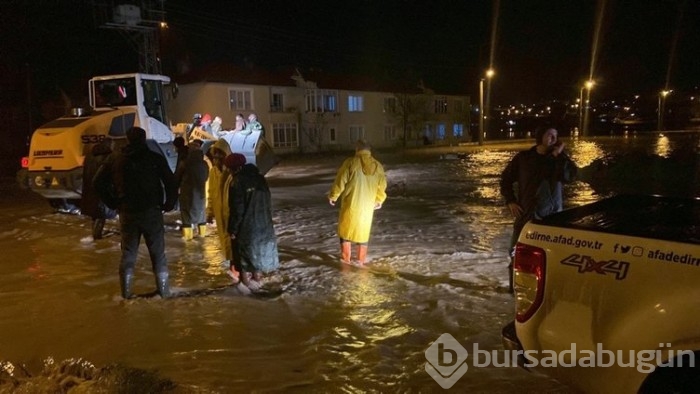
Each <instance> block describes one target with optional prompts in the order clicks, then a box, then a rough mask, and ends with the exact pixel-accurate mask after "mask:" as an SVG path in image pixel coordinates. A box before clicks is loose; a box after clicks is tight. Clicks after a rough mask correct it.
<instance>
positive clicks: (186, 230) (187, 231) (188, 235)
mask: <svg viewBox="0 0 700 394" xmlns="http://www.w3.org/2000/svg"><path fill="white" fill-rule="evenodd" d="M193 237H194V233H193V231H192V226H184V225H183V227H182V238H184V239H185V241H190V240H192V238H193Z"/></svg>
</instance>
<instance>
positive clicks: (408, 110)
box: [387, 93, 430, 148]
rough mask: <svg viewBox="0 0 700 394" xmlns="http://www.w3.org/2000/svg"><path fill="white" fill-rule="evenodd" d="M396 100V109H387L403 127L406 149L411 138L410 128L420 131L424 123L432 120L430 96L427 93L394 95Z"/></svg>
mask: <svg viewBox="0 0 700 394" xmlns="http://www.w3.org/2000/svg"><path fill="white" fill-rule="evenodd" d="M394 98H395V99H396V107H395V108H391V109H387V112H388V113H389V116H390V117H391V118H392V119H393V120H394V121H396V122H397V123H398V124H399V126H400V127H401V130H402V131H403V146H404V148H405V147H406V146H407V145H408V138H409V135H408V132H407V129H408V128H409V127H410V128H411V129H412V130H420V129H421V126H422V125H423V123H425V121H426V120H428V119H429V118H430V113H429V112H428V103H429V102H430V95H429V94H426V93H421V94H409V93H394Z"/></svg>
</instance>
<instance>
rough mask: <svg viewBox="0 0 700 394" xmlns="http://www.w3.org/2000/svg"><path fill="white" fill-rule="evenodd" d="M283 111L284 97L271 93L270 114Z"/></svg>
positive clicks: (280, 94)
mask: <svg viewBox="0 0 700 394" xmlns="http://www.w3.org/2000/svg"><path fill="white" fill-rule="evenodd" d="M282 111H284V95H283V94H282V93H272V94H271V95H270V112H282Z"/></svg>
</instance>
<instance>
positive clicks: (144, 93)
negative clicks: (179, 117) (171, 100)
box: [89, 74, 170, 125]
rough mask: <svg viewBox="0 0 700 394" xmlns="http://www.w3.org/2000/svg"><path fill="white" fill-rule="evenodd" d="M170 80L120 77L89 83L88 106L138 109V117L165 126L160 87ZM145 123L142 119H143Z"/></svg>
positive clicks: (140, 75) (129, 75) (122, 75)
mask: <svg viewBox="0 0 700 394" xmlns="http://www.w3.org/2000/svg"><path fill="white" fill-rule="evenodd" d="M169 83H170V78H168V77H166V76H163V75H152V74H121V75H108V76H101V77H94V78H92V79H91V80H90V84H89V85H90V86H89V90H90V106H91V107H93V108H119V107H137V112H138V113H139V114H147V115H148V116H149V117H151V118H154V119H156V120H158V121H159V122H161V123H163V124H165V125H167V124H169V122H168V117H167V112H166V108H165V101H164V89H163V86H164V85H167V84H169ZM144 120H145V119H144Z"/></svg>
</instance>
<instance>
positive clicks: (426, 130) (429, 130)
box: [423, 123, 435, 141]
mask: <svg viewBox="0 0 700 394" xmlns="http://www.w3.org/2000/svg"><path fill="white" fill-rule="evenodd" d="M434 134H435V129H434V127H433V125H432V124H431V123H426V124H425V125H424V126H423V137H425V138H427V139H429V140H431V141H432V140H433V136H434Z"/></svg>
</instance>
